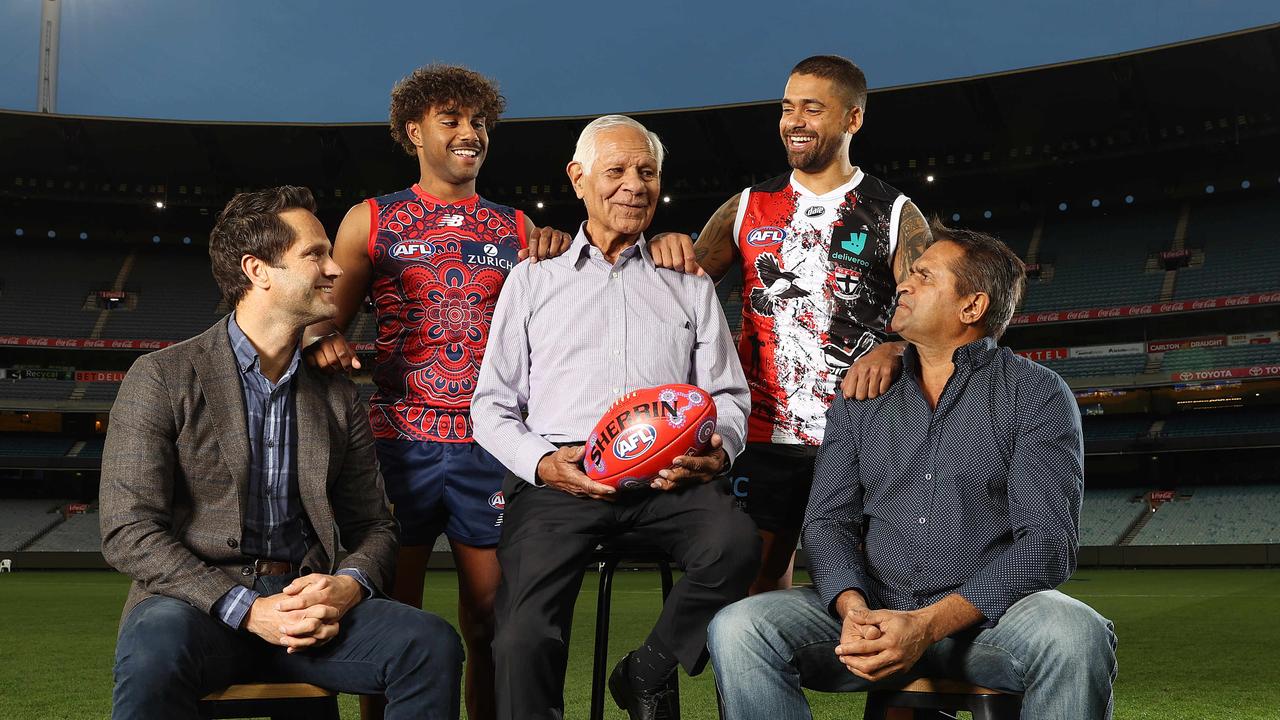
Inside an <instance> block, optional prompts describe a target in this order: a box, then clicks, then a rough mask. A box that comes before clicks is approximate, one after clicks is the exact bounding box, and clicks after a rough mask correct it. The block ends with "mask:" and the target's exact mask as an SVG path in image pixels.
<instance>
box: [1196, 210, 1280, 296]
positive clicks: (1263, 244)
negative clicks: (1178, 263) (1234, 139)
mask: <svg viewBox="0 0 1280 720" xmlns="http://www.w3.org/2000/svg"><path fill="white" fill-rule="evenodd" d="M1277 228H1280V205H1277V204H1276V203H1275V202H1267V201H1258V200H1252V199H1251V200H1244V201H1241V200H1213V201H1208V200H1206V201H1203V202H1200V203H1198V204H1196V205H1195V206H1194V207H1193V208H1192V211H1191V217H1190V221H1189V223H1188V226H1187V247H1191V248H1203V250H1204V265H1203V266H1202V267H1199V268H1187V269H1183V270H1179V271H1178V279H1177V285H1176V286H1175V289H1174V293H1173V297H1174V299H1176V300H1183V299H1193V298H1207V297H1223V296H1227V295H1244V294H1247V293H1257V292H1275V291H1276V290H1280V279H1278V278H1280V256H1278V255H1277V254H1276V251H1275V247H1276V242H1277V241H1278V240H1280V230H1277Z"/></svg>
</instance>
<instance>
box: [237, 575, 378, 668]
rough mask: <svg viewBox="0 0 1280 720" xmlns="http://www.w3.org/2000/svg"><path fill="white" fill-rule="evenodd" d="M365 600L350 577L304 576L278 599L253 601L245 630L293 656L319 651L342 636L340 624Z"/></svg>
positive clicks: (271, 596)
mask: <svg viewBox="0 0 1280 720" xmlns="http://www.w3.org/2000/svg"><path fill="white" fill-rule="evenodd" d="M363 598H364V587H363V586H361V585H360V583H359V582H357V581H356V579H355V578H353V577H350V576H348V575H324V574H321V573H312V574H310V575H303V576H302V577H299V578H298V579H296V580H294V581H293V582H291V583H289V585H288V587H286V588H285V589H284V590H282V591H281V592H279V593H277V594H275V595H268V596H265V597H260V598H258V599H257V600H254V601H253V605H252V606H251V607H250V608H249V614H248V616H247V617H246V618H245V629H246V630H248V631H249V632H252V633H253V634H254V635H257V636H258V637H260V638H262V639H263V640H266V641H267V642H269V643H271V644H273V645H280V646H282V647H284V648H286V649H287V652H289V653H295V652H298V651H299V650H303V649H306V648H310V647H317V646H319V645H323V644H324V643H326V642H328V641H330V640H332V639H333V638H335V637H337V635H338V623H339V621H341V620H342V616H343V615H346V613H347V611H348V610H350V609H351V608H353V607H355V606H356V604H357V603H359V602H360V600H362V599H363Z"/></svg>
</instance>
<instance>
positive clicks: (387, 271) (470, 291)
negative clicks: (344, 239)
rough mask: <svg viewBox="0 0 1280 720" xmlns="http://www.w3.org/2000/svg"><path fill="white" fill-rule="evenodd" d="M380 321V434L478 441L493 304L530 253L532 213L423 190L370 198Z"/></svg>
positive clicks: (373, 405)
mask: <svg viewBox="0 0 1280 720" xmlns="http://www.w3.org/2000/svg"><path fill="white" fill-rule="evenodd" d="M366 202H367V203H368V204H369V210H370V212H371V213H372V217H371V222H370V229H369V258H370V260H372V261H373V293H372V295H373V304H374V308H375V312H376V317H377V320H378V340H377V344H376V348H377V362H376V363H375V365H374V370H373V380H374V383H376V384H377V392H375V393H374V395H373V398H372V399H371V400H370V409H369V419H370V422H372V424H373V433H374V436H375V437H378V438H385V439H393V440H394V439H399V440H427V441H434V442H469V441H470V440H471V396H472V394H473V393H474V392H475V389H476V378H477V377H479V375H480V363H481V361H483V360H484V348H485V343H486V342H488V340H489V325H490V323H492V321H493V308H494V306H495V305H496V304H497V302H498V293H499V292H500V291H501V290H502V283H503V282H504V281H505V280H506V278H507V273H508V272H510V271H511V268H513V267H515V265H516V262H517V254H518V253H519V251H520V250H521V248H523V247H525V244H526V238H525V232H524V222H525V220H524V214H523V213H522V212H520V211H519V210H515V209H513V208H509V207H507V206H505V205H497V204H495V203H491V202H489V201H487V200H484V199H483V198H481V197H480V196H478V195H473V196H471V197H470V198H467V199H465V200H461V201H458V202H453V203H449V202H445V201H443V200H440V199H438V198H435V197H432V196H431V195H428V194H427V193H426V192H425V191H424V190H423V189H422V188H420V187H419V186H418V185H416V184H415V185H414V186H413V187H411V188H409V189H407V190H402V191H400V192H397V193H392V194H390V195H384V196H382V197H379V198H371V199H369V200H367V201H366Z"/></svg>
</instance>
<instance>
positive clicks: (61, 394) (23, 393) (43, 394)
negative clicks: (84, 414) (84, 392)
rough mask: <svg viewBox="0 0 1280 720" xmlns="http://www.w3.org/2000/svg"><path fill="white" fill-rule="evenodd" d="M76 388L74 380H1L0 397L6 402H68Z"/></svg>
mask: <svg viewBox="0 0 1280 720" xmlns="http://www.w3.org/2000/svg"><path fill="white" fill-rule="evenodd" d="M75 386H76V384H75V382H74V381H72V380H42V379H29V380H0V397H3V398H4V399H6V400H66V399H67V398H69V397H70V396H71V391H72V390H74V389H75Z"/></svg>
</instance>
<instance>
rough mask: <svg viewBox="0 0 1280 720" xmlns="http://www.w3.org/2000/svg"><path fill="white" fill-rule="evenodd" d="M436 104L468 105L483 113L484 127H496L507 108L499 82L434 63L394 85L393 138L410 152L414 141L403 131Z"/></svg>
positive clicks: (490, 128)
mask: <svg viewBox="0 0 1280 720" xmlns="http://www.w3.org/2000/svg"><path fill="white" fill-rule="evenodd" d="M433 106H445V107H449V106H456V107H465V108H470V109H472V110H475V111H478V112H479V114H481V115H483V116H484V118H485V120H484V124H485V128H487V129H489V130H493V127H494V126H495V125H497V124H498V118H499V117H500V116H501V115H502V113H503V111H504V110H506V109H507V99H506V98H504V97H502V94H501V93H499V92H498V85H497V83H495V82H494V81H492V80H490V79H489V78H487V77H485V76H483V75H481V74H480V73H478V72H476V71H474V70H468V69H467V68H464V67H459V66H457V65H440V64H432V65H427V66H425V67H420V68H418V69H417V70H414V71H413V72H412V73H411V74H410V75H409V76H408V77H406V78H403V79H402V80H400V82H398V83H396V86H395V87H393V88H391V138H392V139H393V140H395V141H396V142H398V143H400V147H402V148H404V151H405V152H406V153H408V154H410V155H413V154H414V147H413V142H412V141H411V140H410V139H409V136H408V135H407V134H406V133H405V131H404V125H405V123H407V122H417V121H419V120H421V119H422V116H423V115H426V114H427V111H428V110H429V109H431V108H432V107H433Z"/></svg>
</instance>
